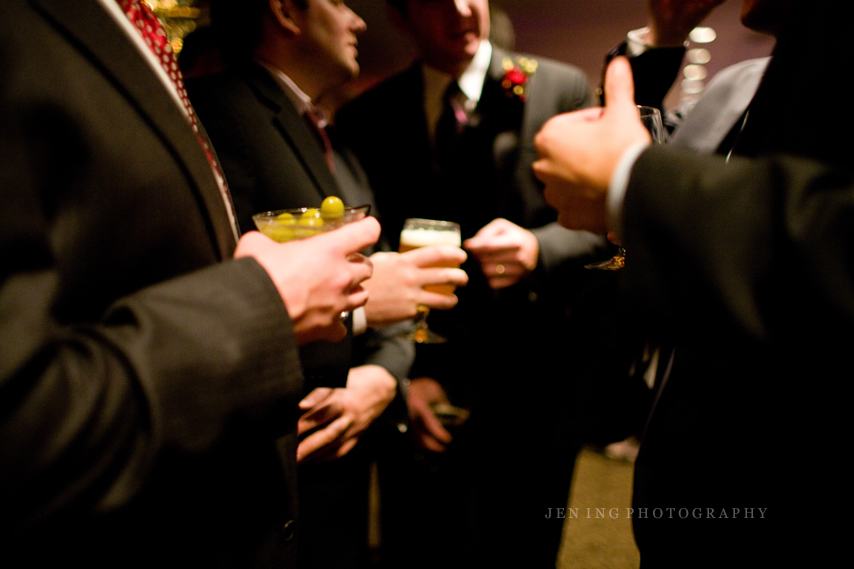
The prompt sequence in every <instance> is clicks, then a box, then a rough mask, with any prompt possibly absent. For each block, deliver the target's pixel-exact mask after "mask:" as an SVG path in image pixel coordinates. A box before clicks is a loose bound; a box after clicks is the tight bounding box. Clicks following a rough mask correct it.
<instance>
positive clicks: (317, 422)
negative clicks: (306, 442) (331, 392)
mask: <svg viewBox="0 0 854 569" xmlns="http://www.w3.org/2000/svg"><path fill="white" fill-rule="evenodd" d="M343 413H344V407H343V405H342V403H341V400H340V398H337V397H334V396H332V397H327V398H326V399H325V400H324V401H323V402H322V403H321V404H320V405H317V406H315V407H313V408H312V409H311V410H310V411H308V412H306V413H304V414H303V415H302V416H301V417H300V418H299V420H298V421H297V431H298V432H299V434H303V433H307V432H308V431H310V430H312V429H316V428H317V427H321V426H323V425H326V424H327V423H330V422H332V421H335V420H337V419H338V418H340V417H341V416H342V414H343Z"/></svg>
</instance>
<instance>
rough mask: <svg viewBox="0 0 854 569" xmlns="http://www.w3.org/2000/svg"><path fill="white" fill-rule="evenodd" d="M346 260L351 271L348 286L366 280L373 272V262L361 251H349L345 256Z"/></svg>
mask: <svg viewBox="0 0 854 569" xmlns="http://www.w3.org/2000/svg"><path fill="white" fill-rule="evenodd" d="M347 261H349V263H350V271H351V272H352V281H351V284H350V288H354V287H356V285H358V284H359V283H361V282H364V281H366V280H368V279H369V278H371V275H372V274H373V273H374V264H373V262H372V261H371V260H370V259H369V258H368V257H366V256H364V255H362V254H361V253H350V254H349V255H348V256H347Z"/></svg>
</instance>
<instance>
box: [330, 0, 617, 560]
mask: <svg viewBox="0 0 854 569" xmlns="http://www.w3.org/2000/svg"><path fill="white" fill-rule="evenodd" d="M389 4H390V6H389V13H390V14H391V17H392V19H393V20H394V22H395V23H396V24H397V25H398V26H399V27H400V28H401V29H402V30H403V31H404V32H405V33H406V34H407V35H408V36H409V37H410V38H412V39H413V41H414V43H415V45H416V47H417V48H418V50H419V52H420V55H421V60H420V61H418V62H417V63H415V64H414V65H413V66H412V67H410V68H409V69H407V70H405V71H404V72H402V73H400V74H398V75H396V76H394V77H391V78H390V79H388V80H386V81H384V82H382V83H381V84H380V85H378V86H376V87H375V88H373V89H371V90H369V91H368V92H367V93H365V94H363V95H362V96H360V97H358V98H357V99H356V100H355V101H353V102H352V103H349V104H348V105H346V106H345V107H344V108H343V109H342V111H341V112H340V113H339V115H338V117H337V119H336V120H337V125H338V127H339V129H340V130H341V132H342V133H343V135H344V137H345V139H346V140H347V142H348V143H349V144H350V146H351V148H353V150H354V152H355V153H356V154H357V156H358V158H359V159H360V161H361V163H362V165H363V166H364V168H365V170H366V172H367V173H368V177H369V180H370V183H371V186H372V187H373V189H374V192H375V195H376V199H377V203H378V204H379V207H380V209H381V211H382V213H383V225H384V230H385V232H386V235H387V236H388V238H389V239H390V240H391V241H392V243H393V246H394V245H396V242H397V240H398V235H399V234H400V230H401V227H402V226H403V223H404V220H405V219H406V218H412V217H416V218H428V219H440V220H448V221H455V222H459V223H460V225H461V228H462V234H463V238H464V239H465V240H466V241H465V242H464V247H465V248H466V249H467V251H468V252H469V253H470V259H469V262H468V263H467V265H466V267H465V268H466V272H467V273H468V274H469V277H470V282H469V285H467V287H466V288H465V289H464V290H462V291H460V292H459V293H458V294H459V297H460V303H459V305H458V306H457V307H456V308H455V309H454V310H453V311H450V312H447V313H436V314H431V315H430V327H431V328H432V329H435V331H436V332H437V333H439V334H441V335H442V336H445V337H446V338H448V340H449V341H448V342H447V343H446V344H439V345H426V344H424V345H419V346H417V355H416V362H415V366H414V369H413V374H412V375H413V378H414V379H413V381H412V382H411V385H410V396H409V403H410V415H411V417H412V419H413V427H414V429H415V431H416V436H417V438H418V442H419V443H420V445H421V447H423V449H426V450H427V451H428V452H427V454H426V457H427V458H426V459H425V460H415V464H414V466H413V472H409V473H408V474H407V475H402V476H398V478H406V477H409V478H411V479H413V480H416V481H417V482H414V483H409V484H408V485H407V486H406V487H405V488H397V489H396V492H395V493H394V494H392V492H393V491H395V489H393V488H392V487H391V486H385V487H384V488H383V491H384V493H383V497H384V498H385V500H384V508H385V507H388V508H391V507H394V506H395V505H400V507H401V509H403V507H405V508H406V509H408V511H398V512H392V511H390V510H384V512H383V513H384V521H385V522H389V523H387V524H385V527H384V528H383V530H384V533H383V544H384V546H391V545H396V544H397V540H400V542H401V543H403V544H404V545H400V546H399V547H396V548H395V549H396V551H397V552H398V553H400V554H401V555H405V556H407V557H406V558H405V559H403V560H398V561H397V562H398V563H399V564H400V565H401V566H407V567H415V566H418V564H419V563H422V564H423V565H425V566H435V564H437V563H441V564H443V566H451V565H447V564H452V565H453V566H456V565H457V564H458V565H460V566H468V567H473V566H493V565H494V566H525V567H545V566H548V567H553V566H554V563H555V558H556V554H557V549H558V545H559V543H560V538H561V530H562V520H555V519H551V520H545V519H544V518H545V516H546V515H547V513H548V508H563V507H565V505H566V502H567V497H568V492H569V486H570V479H571V476H572V468H573V464H574V459H575V456H576V453H577V450H578V441H579V440H580V438H581V434H580V433H579V431H578V430H577V428H576V427H577V425H574V424H573V421H575V420H576V419H577V416H575V415H573V413H572V412H567V408H566V404H567V401H568V400H570V399H572V397H571V393H572V392H573V389H574V388H575V387H576V386H578V384H579V383H582V382H580V378H581V377H583V375H584V373H585V372H584V366H585V365H586V364H585V361H584V360H583V358H582V357H581V354H582V353H583V352H584V348H580V349H579V351H578V352H575V351H574V352H573V353H571V354H569V355H568V357H569V359H570V362H569V363H567V360H566V359H564V358H562V357H558V352H559V350H560V348H559V346H562V345H565V344H564V341H563V340H566V338H563V339H561V335H562V334H566V336H567V337H574V336H575V334H576V331H577V330H579V328H574V327H573V326H572V323H575V322H582V321H590V320H591V319H592V320H594V321H595V320H596V318H597V317H598V316H600V315H604V314H605V312H604V310H605V308H604V305H603V304H602V303H600V302H598V300H597V298H598V294H599V293H603V297H604V290H603V289H602V288H601V287H599V286H598V283H599V282H600V281H602V280H607V279H610V278H612V277H613V275H604V274H601V273H599V274H594V273H593V272H592V271H587V270H585V269H584V268H583V265H584V264H585V263H586V262H589V261H591V260H593V259H594V258H595V257H596V255H597V254H598V255H604V252H603V251H602V249H604V247H603V245H604V240H603V239H601V238H600V237H598V236H594V235H592V234H590V233H586V232H580V231H566V230H564V229H563V228H561V227H559V226H558V224H557V223H555V214H554V211H553V210H552V209H551V208H549V207H548V205H547V204H546V203H545V201H544V200H543V198H542V196H541V192H540V186H539V184H538V182H537V180H536V179H535V178H534V176H533V173H532V172H531V163H532V162H533V160H534V158H535V153H534V149H533V146H532V139H533V136H534V134H535V133H536V131H537V130H538V129H539V128H540V126H541V125H542V124H543V123H544V122H545V121H546V120H547V119H548V118H550V117H551V116H553V115H555V114H557V113H560V112H564V111H567V110H573V109H580V108H583V107H586V106H588V105H590V104H591V102H592V96H591V92H590V90H589V85H588V82H587V79H586V77H585V76H584V75H583V74H582V73H581V72H580V71H579V70H578V69H576V68H573V67H571V66H568V65H564V64H560V63H557V62H554V61H548V60H542V59H535V58H533V57H530V56H523V55H521V54H515V53H509V52H505V51H503V50H501V49H499V48H497V47H494V46H492V45H491V44H490V42H489V41H488V40H487V37H488V34H489V6H488V2H487V1H486V0H462V1H452V0H440V1H433V2H429V1H425V0H405V1H396V2H389ZM600 311H601V312H600ZM570 314H571V317H570V318H567V316H568V315H570ZM584 334H585V335H587V334H590V335H594V334H593V333H591V332H589V328H588V331H585V332H584ZM580 340H581V341H583V340H584V338H580ZM615 349H616V346H615ZM564 355H566V354H564ZM614 359H618V358H611V359H610V360H609V361H613V360H614ZM448 401H450V402H451V403H453V404H455V405H457V406H461V407H466V408H469V409H470V411H471V414H470V419H469V421H468V422H467V423H466V424H465V425H463V426H461V427H459V429H458V430H457V431H455V432H454V433H451V432H449V431H448V430H447V429H445V428H444V427H443V426H442V425H441V424H440V423H439V421H438V420H437V418H436V416H435V415H434V414H433V412H432V410H431V408H430V405H431V404H438V403H445V402H448ZM452 439H453V442H452ZM508 449H513V450H512V451H511V453H509V454H508ZM517 452H518V453H521V454H522V455H524V458H521V457H517V456H516V453H517ZM422 454H424V451H423V450H419V451H416V458H418V457H420V456H421V455H422ZM414 476H418V478H412V477H414ZM398 520H404V521H398ZM395 530H396V531H395ZM431 564H432V565H431Z"/></svg>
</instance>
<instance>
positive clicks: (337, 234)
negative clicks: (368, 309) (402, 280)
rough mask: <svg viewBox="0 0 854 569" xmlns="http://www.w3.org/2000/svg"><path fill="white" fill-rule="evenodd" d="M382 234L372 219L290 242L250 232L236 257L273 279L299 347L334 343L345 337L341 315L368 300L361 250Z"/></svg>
mask: <svg viewBox="0 0 854 569" xmlns="http://www.w3.org/2000/svg"><path fill="white" fill-rule="evenodd" d="M379 234H380V225H379V223H378V222H377V220H376V219H375V218H373V217H369V218H367V219H364V220H362V221H357V222H355V223H351V224H349V225H346V226H344V227H342V228H341V229H336V230H335V231H330V232H329V233H323V234H321V235H317V236H315V237H312V238H310V239H304V240H301V241H291V242H289V243H276V242H275V241H273V240H272V239H270V238H268V237H266V236H264V235H262V234H261V233H258V232H257V231H250V232H249V233H247V234H245V235H244V236H243V237H242V238H241V239H240V241H239V242H238V243H237V249H236V250H235V252H234V256H235V258H240V257H253V258H255V260H256V261H258V263H259V264H260V265H261V266H262V267H264V269H265V270H266V271H267V273H268V274H269V275H270V278H271V279H272V280H273V284H275V285H276V289H277V290H278V291H279V295H280V296H281V297H282V300H283V301H284V303H285V307H286V308H287V310H288V315H289V316H290V318H291V322H292V323H293V327H294V332H295V333H296V336H297V342H298V343H299V344H305V343H307V342H311V341H314V340H321V339H322V340H329V341H333V342H334V341H338V340H341V339H342V338H344V336H345V335H346V334H347V329H346V328H345V327H344V325H343V324H342V323H341V321H340V314H341V313H342V312H350V311H352V310H355V309H356V308H358V307H360V306H363V305H364V304H365V303H366V302H367V301H368V291H367V290H366V289H364V288H363V287H362V286H361V283H362V282H363V281H364V280H365V279H367V278H368V277H370V276H371V262H370V260H368V259H367V258H365V257H364V256H362V255H360V254H358V251H360V250H361V249H364V248H365V247H368V246H370V245H373V244H374V243H376V241H377V239H379Z"/></svg>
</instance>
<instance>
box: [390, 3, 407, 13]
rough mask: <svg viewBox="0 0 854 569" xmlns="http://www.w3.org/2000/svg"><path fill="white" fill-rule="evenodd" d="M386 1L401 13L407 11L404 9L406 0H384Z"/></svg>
mask: <svg viewBox="0 0 854 569" xmlns="http://www.w3.org/2000/svg"><path fill="white" fill-rule="evenodd" d="M386 2H387V3H388V4H389V5H390V6H391V7H392V8H396V9H397V10H399V11H400V12H401V13H402V14H404V15H405V14H406V13H407V9H406V0H386Z"/></svg>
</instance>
